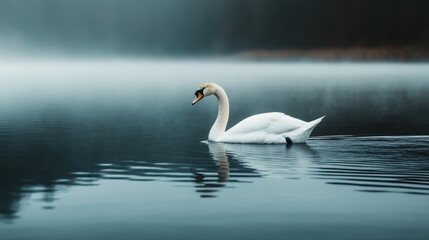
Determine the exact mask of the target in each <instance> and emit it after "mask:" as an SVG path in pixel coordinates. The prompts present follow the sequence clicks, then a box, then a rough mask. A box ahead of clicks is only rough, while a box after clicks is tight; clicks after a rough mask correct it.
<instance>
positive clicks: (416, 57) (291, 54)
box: [231, 47, 429, 62]
mask: <svg viewBox="0 0 429 240" xmlns="http://www.w3.org/2000/svg"><path fill="white" fill-rule="evenodd" d="M231 57H232V58H234V59H240V60H260V61H266V60H279V61H281V60H286V61H287V60H291V61H294V60H323V61H348V60H349V61H411V62H426V61H429V47H426V48H417V47H379V48H375V47H374V48H367V47H353V48H323V49H312V50H298V49H283V50H247V51H242V52H239V53H236V54H233V55H231Z"/></svg>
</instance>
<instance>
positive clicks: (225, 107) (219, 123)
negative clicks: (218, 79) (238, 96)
mask: <svg viewBox="0 0 429 240" xmlns="http://www.w3.org/2000/svg"><path fill="white" fill-rule="evenodd" d="M214 95H215V96H216V98H217V100H218V103H219V110H218V114H217V118H216V121H215V123H214V124H213V126H212V128H211V130H210V133H209V140H211V141H218V140H219V138H220V137H221V136H222V135H224V134H225V130H226V125H227V123H228V118H229V100H228V96H227V95H226V93H225V90H223V89H222V88H221V87H219V88H218V89H217V91H216V93H215V94H214Z"/></svg>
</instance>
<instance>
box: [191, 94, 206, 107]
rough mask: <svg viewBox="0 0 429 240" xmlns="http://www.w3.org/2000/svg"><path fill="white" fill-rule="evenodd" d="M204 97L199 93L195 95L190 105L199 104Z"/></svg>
mask: <svg viewBox="0 0 429 240" xmlns="http://www.w3.org/2000/svg"><path fill="white" fill-rule="evenodd" d="M203 97H204V95H203V94H201V93H197V96H196V97H195V99H194V101H192V105H194V104H195V103H197V102H199V101H200V100H201V99H203Z"/></svg>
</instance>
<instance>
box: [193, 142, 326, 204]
mask: <svg viewBox="0 0 429 240" xmlns="http://www.w3.org/2000/svg"><path fill="white" fill-rule="evenodd" d="M203 143H204V144H207V146H208V150H209V153H210V156H211V158H212V160H213V161H214V163H215V164H216V166H217V175H216V180H215V179H214V177H211V178H210V176H209V175H208V174H204V173H202V172H198V171H193V177H194V181H195V183H196V185H195V187H196V188H197V190H196V191H197V192H198V193H200V194H201V195H200V196H201V197H216V195H215V193H216V192H219V190H220V188H225V187H229V188H231V187H232V185H234V183H237V182H239V183H243V182H247V183H251V182H252V181H246V180H244V179H246V178H247V179H250V178H259V177H262V176H264V177H277V178H297V177H296V175H297V174H299V171H298V169H301V168H302V166H301V165H302V164H305V162H306V161H307V160H309V159H311V158H314V157H317V156H318V154H317V152H316V151H315V150H313V149H312V148H311V147H310V146H308V145H306V144H297V145H294V146H292V147H286V146H285V145H260V144H228V143H218V142H210V141H204V142H203Z"/></svg>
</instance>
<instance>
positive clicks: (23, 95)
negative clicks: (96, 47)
mask: <svg viewBox="0 0 429 240" xmlns="http://www.w3.org/2000/svg"><path fill="white" fill-rule="evenodd" d="M428 79H429V64H382V63H379V64H347V63H343V64H321V63H296V64H294V63H228V62H227V63H222V62H199V63H197V62H182V63H177V62H168V61H163V62H150V61H116V60H110V61H77V60H73V61H60V60H58V61H41V62H36V61H34V62H32V61H23V62H18V61H13V62H2V63H0V236H1V239H59V238H60V239H167V238H171V239H195V238H199V239H262V238H264V239H286V238H289V239H427V238H428V237H429V228H427V223H428V222H429V151H428V149H429V148H428V147H429V136H428V135H429V111H428V110H429V109H428V106H427V104H428V96H429V80H428ZM206 81H214V82H217V83H218V84H220V85H222V86H223V87H224V88H225V90H226V91H227V93H228V94H229V97H230V102H231V118H230V126H231V125H233V124H235V123H237V122H238V121H239V120H240V119H243V118H244V117H246V116H249V115H252V114H256V113H260V112H268V111H281V112H286V113H288V114H290V115H292V116H295V117H298V118H301V119H303V120H308V121H309V120H313V119H315V118H318V117H320V116H322V115H326V116H327V117H326V118H325V119H324V120H323V122H322V123H321V124H320V125H319V126H318V127H317V128H316V129H315V131H314V132H313V137H312V138H310V140H309V141H308V143H307V144H304V145H293V146H291V147H286V146H283V145H241V144H216V143H208V142H204V140H205V139H206V138H207V134H208V131H209V129H210V127H211V124H212V123H213V121H214V118H215V117H216V114H217V112H216V111H217V105H216V100H215V98H206V99H203V101H201V102H200V103H198V104H197V105H195V106H191V101H192V100H193V98H194V95H193V94H194V92H195V89H196V87H197V86H198V85H199V84H200V83H201V82H206Z"/></svg>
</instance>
